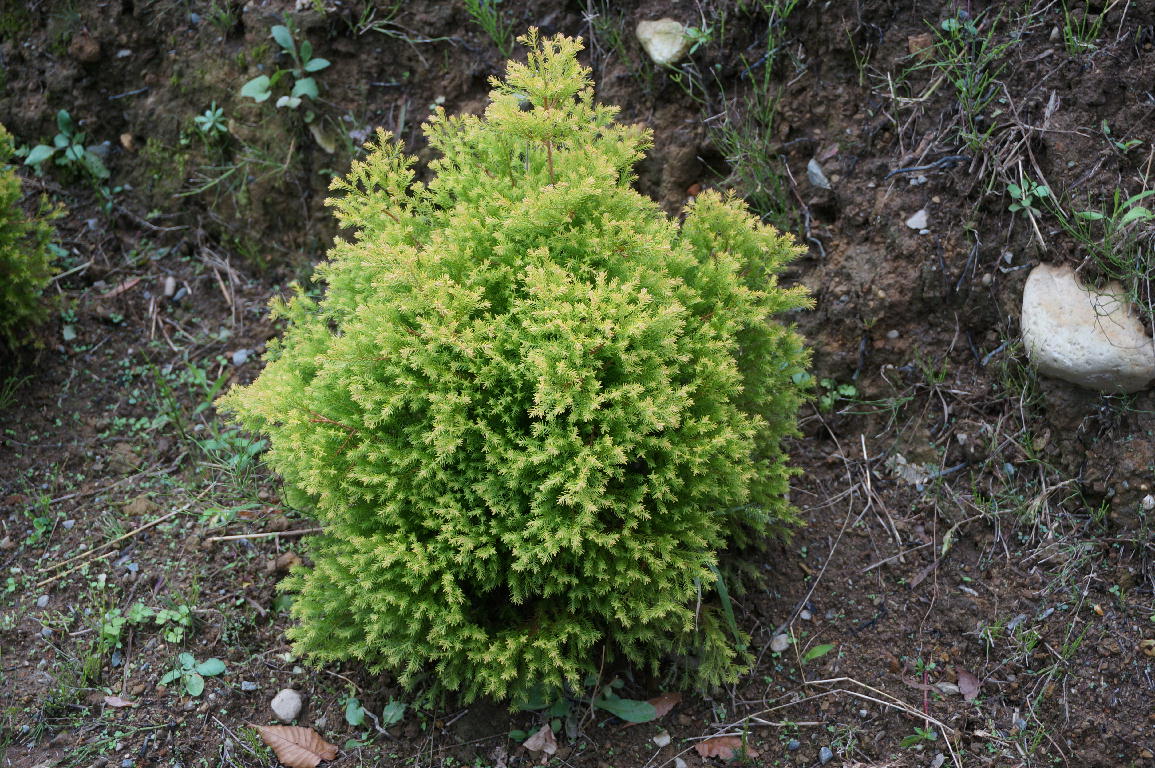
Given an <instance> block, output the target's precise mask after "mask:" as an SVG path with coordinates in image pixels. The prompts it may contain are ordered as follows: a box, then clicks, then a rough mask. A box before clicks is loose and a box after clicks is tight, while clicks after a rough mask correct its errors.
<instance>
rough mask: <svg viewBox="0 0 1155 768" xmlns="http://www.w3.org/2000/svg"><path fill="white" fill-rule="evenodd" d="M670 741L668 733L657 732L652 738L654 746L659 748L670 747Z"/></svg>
mask: <svg viewBox="0 0 1155 768" xmlns="http://www.w3.org/2000/svg"><path fill="white" fill-rule="evenodd" d="M670 741H671V739H670V734H669V732H668V731H659V732H658V733H657V734H656V735H655V736H654V744H656V745H657V746H658V747H659V748H661V747H668V746H670Z"/></svg>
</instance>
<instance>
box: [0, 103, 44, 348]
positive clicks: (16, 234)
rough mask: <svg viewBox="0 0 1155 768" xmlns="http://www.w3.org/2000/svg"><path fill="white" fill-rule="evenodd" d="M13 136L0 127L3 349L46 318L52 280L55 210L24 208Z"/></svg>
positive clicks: (0, 337) (0, 336) (24, 337)
mask: <svg viewBox="0 0 1155 768" xmlns="http://www.w3.org/2000/svg"><path fill="white" fill-rule="evenodd" d="M12 150H13V147H12V135H11V134H10V133H8V131H7V130H6V129H5V128H4V126H3V125H0V345H3V346H7V347H8V348H14V347H17V346H20V345H21V344H23V343H24V342H26V341H28V340H29V339H30V338H31V335H30V333H29V329H30V328H31V327H32V326H33V325H34V324H36V323H39V322H41V321H43V320H44V318H45V317H46V316H47V314H48V306H47V304H46V303H45V301H44V299H43V295H42V294H43V292H44V288H45V287H46V286H47V285H48V283H49V282H50V281H51V280H52V273H53V269H52V257H53V254H52V250H51V249H50V248H49V244H50V243H51V242H52V238H53V235H54V231H53V228H52V225H51V223H50V221H51V219H52V218H54V217H55V216H56V212H55V211H54V210H53V209H52V208H51V207H50V206H49V205H48V204H47V203H42V204H41V206H40V212H39V213H38V214H37V215H34V216H29V215H27V214H25V212H24V210H23V209H22V208H21V207H20V200H21V198H22V197H23V190H22V187H21V184H20V178H19V177H18V176H17V175H16V169H15V168H13V167H12V166H11V165H9V161H10V160H11V159H12Z"/></svg>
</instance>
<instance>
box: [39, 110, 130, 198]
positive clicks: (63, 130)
mask: <svg viewBox="0 0 1155 768" xmlns="http://www.w3.org/2000/svg"><path fill="white" fill-rule="evenodd" d="M56 128H57V134H56V136H54V137H53V139H52V144H50V145H49V144H37V145H36V146H34V147H32V148H31V149H29V150H28V151H27V156H26V157H25V158H24V164H25V165H27V166H30V167H32V168H35V169H36V172H37V173H38V174H39V173H43V171H44V163H45V162H47V161H48V160H49V159H52V158H55V160H54V162H55V164H56V165H58V166H61V167H63V168H66V169H69V170H72V171H74V172H76V173H77V174H78V175H82V176H88V177H90V178H92V179H95V180H97V181H104V180H105V179H107V178H108V176H109V173H108V169H107V168H105V167H104V162H103V161H102V160H101V159H100V157H98V156H97V155H96V154H95V153H94V152H93V151H92V149H91V148H90V147H86V146H85V144H84V140H85V139H86V138H87V134H86V133H85V132H84V131H81V130H78V129H77V127H76V123H75V122H73V120H72V116H71V115H70V114H68V110H66V109H62V110H60V111H59V112H57V113H56ZM17 154H19V152H18V153H17Z"/></svg>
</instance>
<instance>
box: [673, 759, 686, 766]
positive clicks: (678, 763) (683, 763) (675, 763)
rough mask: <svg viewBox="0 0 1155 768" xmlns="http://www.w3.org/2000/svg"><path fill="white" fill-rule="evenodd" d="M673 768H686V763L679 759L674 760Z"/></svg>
mask: <svg viewBox="0 0 1155 768" xmlns="http://www.w3.org/2000/svg"><path fill="white" fill-rule="evenodd" d="M674 768H686V761H685V760H683V759H682V758H680V757H675V758H674Z"/></svg>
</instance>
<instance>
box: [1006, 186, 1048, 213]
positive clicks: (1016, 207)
mask: <svg viewBox="0 0 1155 768" xmlns="http://www.w3.org/2000/svg"><path fill="white" fill-rule="evenodd" d="M1007 194H1008V195H1010V196H1011V204H1010V205H1009V206H1007V210H1008V211H1010V212H1011V213H1019V212H1020V211H1021V212H1022V213H1023V215H1030V216H1041V215H1042V213H1041V212H1040V211H1039V209H1038V208H1036V207H1035V206H1036V204H1038V203H1040V202H1041V201H1042V200H1044V199H1045V198H1048V197H1050V196H1051V190H1050V189H1049V188H1048V187H1046V186H1045V185H1043V184H1040V183H1038V182H1036V181H1031V180H1030V179H1023V182H1022V184H1016V183H1014V182H1013V181H1012V182H1010V183H1009V184H1007Z"/></svg>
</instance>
